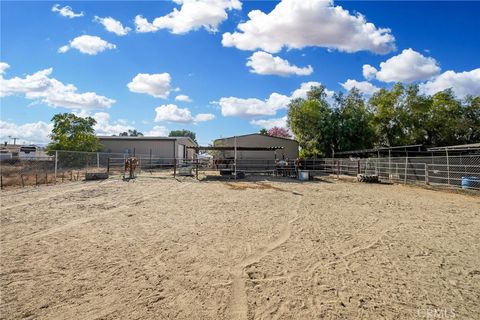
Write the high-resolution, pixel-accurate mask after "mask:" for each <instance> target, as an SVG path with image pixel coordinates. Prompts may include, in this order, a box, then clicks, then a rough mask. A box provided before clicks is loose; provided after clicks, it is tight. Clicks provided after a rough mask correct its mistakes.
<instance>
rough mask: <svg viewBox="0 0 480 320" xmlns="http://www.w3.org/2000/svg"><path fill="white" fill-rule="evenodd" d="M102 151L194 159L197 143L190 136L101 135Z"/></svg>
mask: <svg viewBox="0 0 480 320" xmlns="http://www.w3.org/2000/svg"><path fill="white" fill-rule="evenodd" d="M98 138H99V140H100V143H101V145H102V151H103V152H108V153H122V154H129V155H133V154H135V155H138V156H146V155H150V154H151V155H153V156H155V157H156V158H164V159H173V158H177V159H192V158H193V155H194V153H195V151H194V150H195V149H188V148H187V147H190V146H191V147H193V146H196V145H197V144H196V143H195V142H194V141H193V140H192V139H191V138H189V137H144V136H137V137H129V136H118V137H117V136H99V137H98Z"/></svg>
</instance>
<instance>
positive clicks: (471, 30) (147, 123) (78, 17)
mask: <svg viewBox="0 0 480 320" xmlns="http://www.w3.org/2000/svg"><path fill="white" fill-rule="evenodd" d="M252 11H253V14H250V15H249V13H251V12H252ZM172 12H173V14H172ZM262 12H263V13H262ZM478 12H480V2H431V1H425V2H413V1H412V2H408V1H406V2H379V1H366V2H362V1H346V2H344V1H337V2H334V3H329V2H326V1H320V0H304V1H294V0H284V1H283V2H282V3H281V2H278V1H244V2H240V1H239V0H204V1H200V0H184V1H182V0H177V1H175V2H167V1H160V2H157V1H146V2H127V1H121V2H113V1H109V2H97V1H74V2H46V1H45V2H24V1H19V2H13V1H2V2H1V58H0V61H1V62H2V65H1V66H2V68H1V72H2V86H1V90H2V92H1V94H2V97H1V126H0V129H1V132H0V138H1V139H2V141H5V140H8V136H12V137H17V138H19V139H20V141H21V142H23V141H25V142H27V143H45V142H47V141H48V138H47V135H48V131H49V130H50V126H51V124H50V119H51V117H52V116H53V115H54V114H55V113H58V112H68V111H71V112H76V113H77V114H80V115H91V116H94V117H95V118H96V119H97V121H98V123H99V124H98V125H97V128H96V129H97V132H98V133H99V134H118V133H119V132H120V131H124V130H126V129H129V128H135V129H138V130H140V131H142V132H144V133H146V134H150V135H162V134H168V132H169V131H170V130H173V129H182V128H185V129H189V130H192V131H194V132H196V133H197V137H198V141H199V142H200V143H201V144H207V143H209V142H211V141H212V140H213V139H215V138H218V137H222V136H223V137H225V136H232V135H240V134H245V133H251V132H256V131H258V130H259V129H260V128H262V127H263V126H265V127H267V128H269V127H271V126H273V125H278V126H283V125H285V114H286V106H287V104H288V101H289V100H290V99H291V98H292V97H301V96H303V95H304V94H305V92H306V90H307V89H308V88H309V87H310V85H312V84H316V83H321V84H323V85H325V86H326V87H327V89H328V90H329V91H328V92H329V94H331V93H332V92H333V91H335V92H336V91H345V90H347V89H349V88H351V87H353V86H355V87H357V88H359V89H360V90H361V91H362V92H363V93H364V94H365V96H367V97H368V96H369V95H371V94H372V93H373V92H374V91H375V90H377V89H378V88H381V87H390V86H391V85H392V84H393V83H394V82H395V81H402V82H406V83H411V82H413V83H418V84H420V87H421V90H422V92H425V93H433V92H436V91H438V90H443V89H446V88H447V87H452V88H453V89H454V91H455V92H456V93H457V95H458V96H459V97H463V96H465V95H467V94H472V95H480V69H479V67H480V63H479V62H480V61H479V55H478V52H479V51H480V36H479V31H480V21H479V19H478ZM169 14H170V15H169ZM108 17H110V18H111V19H107V20H105V19H104V18H108ZM119 23H120V24H119ZM239 24H240V25H239ZM242 24H244V25H242ZM258 30H259V31H258ZM147 31H148V32H147ZM60 48H62V49H60ZM248 61H250V62H248ZM247 62H248V65H247ZM50 68H51V69H50ZM69 84H70V85H73V86H74V87H75V88H72V87H67V85H69ZM302 84H303V85H302ZM179 96H180V97H179ZM185 96H188V99H187V98H186V97H185ZM176 98H177V99H176Z"/></svg>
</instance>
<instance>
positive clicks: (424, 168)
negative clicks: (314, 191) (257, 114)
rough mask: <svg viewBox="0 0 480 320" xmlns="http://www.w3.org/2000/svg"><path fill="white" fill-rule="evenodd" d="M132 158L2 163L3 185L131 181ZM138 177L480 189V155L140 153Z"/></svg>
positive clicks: (66, 155)
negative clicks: (362, 178)
mask: <svg viewBox="0 0 480 320" xmlns="http://www.w3.org/2000/svg"><path fill="white" fill-rule="evenodd" d="M130 156H131V155H130V154H123V153H102V152H72V151H56V152H54V153H53V154H52V155H51V156H45V157H37V158H31V159H4V160H2V161H1V165H0V173H1V187H2V188H4V187H8V186H28V185H41V184H54V183H60V182H68V181H80V180H84V179H85V178H86V176H87V175H88V173H104V174H106V175H108V176H112V175H113V176H115V175H117V176H122V177H125V176H126V175H128V173H126V172H125V160H126V159H127V158H128V157H130ZM135 157H136V158H137V159H138V166H137V169H136V171H135V174H136V175H148V174H150V175H161V176H162V177H169V176H176V175H186V176H196V177H198V172H199V171H201V172H203V173H205V174H207V173H208V171H217V172H220V173H222V172H223V173H225V172H227V173H229V174H231V173H233V172H239V171H240V172H242V173H244V174H264V175H278V176H287V177H296V176H297V175H298V171H299V170H304V171H308V172H309V173H310V175H312V176H314V175H322V174H334V175H349V176H356V175H357V174H369V175H378V177H379V178H380V179H381V180H382V181H390V182H397V183H420V184H427V185H443V186H447V187H455V188H464V189H473V190H480V154H473V155H462V156H446V155H444V156H430V157H391V158H368V159H346V158H321V159H297V160H289V161H285V160H273V159H237V161H235V160H233V159H214V158H213V157H202V156H200V157H198V158H197V159H175V158H165V157H162V156H159V155H154V154H137V155H135Z"/></svg>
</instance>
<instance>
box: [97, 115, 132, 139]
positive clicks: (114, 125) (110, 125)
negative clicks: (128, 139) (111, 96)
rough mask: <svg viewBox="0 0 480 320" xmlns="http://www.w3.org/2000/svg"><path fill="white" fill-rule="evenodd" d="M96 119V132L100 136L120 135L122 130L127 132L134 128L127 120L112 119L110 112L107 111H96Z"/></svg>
mask: <svg viewBox="0 0 480 320" xmlns="http://www.w3.org/2000/svg"><path fill="white" fill-rule="evenodd" d="M92 117H93V118H94V119H95V120H96V121H97V124H95V126H94V129H95V133H96V134H97V135H99V136H112V135H118V134H120V133H122V132H126V131H128V130H133V129H134V127H133V126H131V125H129V124H127V123H126V122H125V121H121V120H118V121H114V122H111V121H110V114H108V113H107V112H96V113H95V114H93V116H92Z"/></svg>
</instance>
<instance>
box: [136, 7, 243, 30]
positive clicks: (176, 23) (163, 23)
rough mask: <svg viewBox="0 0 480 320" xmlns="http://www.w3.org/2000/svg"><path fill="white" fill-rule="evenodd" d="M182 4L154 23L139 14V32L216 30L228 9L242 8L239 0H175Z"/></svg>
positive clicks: (137, 23) (137, 25)
mask: <svg viewBox="0 0 480 320" xmlns="http://www.w3.org/2000/svg"><path fill="white" fill-rule="evenodd" d="M173 1H174V2H175V3H176V4H178V5H181V7H180V10H178V9H177V8H175V9H173V11H172V12H170V13H169V14H167V15H165V16H162V17H157V18H155V19H154V20H153V22H152V23H150V22H148V20H147V19H145V18H144V17H142V16H141V15H138V16H136V17H135V25H136V30H137V32H155V31H157V30H159V29H168V30H170V32H171V33H174V34H184V33H187V32H189V31H191V30H198V29H200V28H202V27H203V28H205V29H206V30H207V31H210V32H216V31H218V26H219V25H220V23H222V22H223V21H224V20H226V19H227V18H228V14H227V11H230V10H240V9H241V8H242V3H241V2H240V1H239V0H173Z"/></svg>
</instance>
